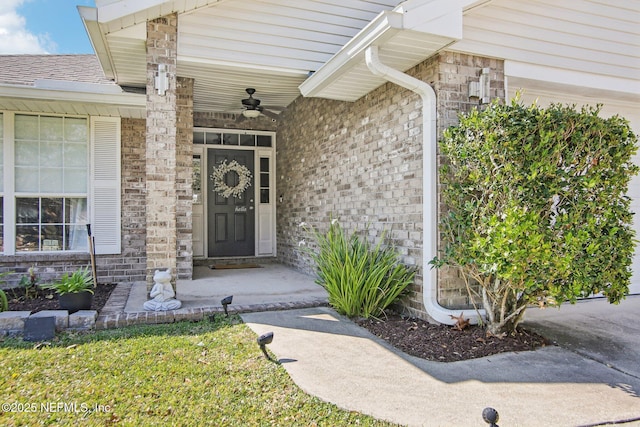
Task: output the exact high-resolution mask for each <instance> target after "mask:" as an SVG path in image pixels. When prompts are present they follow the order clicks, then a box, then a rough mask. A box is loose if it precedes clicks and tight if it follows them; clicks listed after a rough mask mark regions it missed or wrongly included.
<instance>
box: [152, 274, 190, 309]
mask: <svg viewBox="0 0 640 427" xmlns="http://www.w3.org/2000/svg"><path fill="white" fill-rule="evenodd" d="M153 281H154V282H155V283H154V285H153V288H151V293H150V294H149V295H150V297H151V298H152V299H150V300H149V301H147V302H145V303H144V305H143V307H144V309H145V310H148V311H167V310H177V309H178V308H180V307H181V306H182V302H181V301H179V300H177V299H176V298H175V296H176V293H175V292H174V291H173V286H171V269H168V270H166V271H160V270H156V272H155V274H154V275H153Z"/></svg>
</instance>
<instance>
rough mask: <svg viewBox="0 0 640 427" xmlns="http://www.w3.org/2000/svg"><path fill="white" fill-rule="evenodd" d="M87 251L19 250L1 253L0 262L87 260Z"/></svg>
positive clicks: (88, 258)
mask: <svg viewBox="0 0 640 427" xmlns="http://www.w3.org/2000/svg"><path fill="white" fill-rule="evenodd" d="M89 260H90V257H89V254H88V253H87V252H19V253H17V254H15V255H3V256H2V261H1V263H10V262H25V263H29V262H36V261H89Z"/></svg>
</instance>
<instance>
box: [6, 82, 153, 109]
mask: <svg viewBox="0 0 640 427" xmlns="http://www.w3.org/2000/svg"><path fill="white" fill-rule="evenodd" d="M86 85H91V84H86ZM81 87H82V85H81ZM0 97H7V98H17V99H38V100H43V101H66V102H79V103H86V104H106V105H116V106H122V107H139V108H143V109H145V108H146V106H147V97H146V95H143V94H137V93H126V92H121V93H104V92H95V91H90V92H89V91H83V90H80V91H78V90H75V91H71V90H52V89H39V88H34V87H25V86H17V85H0Z"/></svg>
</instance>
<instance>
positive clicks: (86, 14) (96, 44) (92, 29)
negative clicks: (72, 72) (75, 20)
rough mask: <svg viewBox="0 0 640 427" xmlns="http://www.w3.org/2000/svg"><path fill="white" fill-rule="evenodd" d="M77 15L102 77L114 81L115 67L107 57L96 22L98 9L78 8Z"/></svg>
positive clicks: (100, 29)
mask: <svg viewBox="0 0 640 427" xmlns="http://www.w3.org/2000/svg"><path fill="white" fill-rule="evenodd" d="M78 13H79V14H80V18H81V19H82V23H83V24H84V28H85V30H86V31H87V35H88V36H89V41H90V42H91V46H92V47H93V51H94V52H95V53H96V56H97V57H98V61H99V62H100V66H101V67H102V71H103V72H104V75H105V76H106V77H107V78H108V79H114V80H115V79H116V73H115V67H114V66H113V61H112V60H111V56H110V55H109V47H108V45H107V40H106V38H105V32H104V31H103V29H102V27H101V26H100V23H99V22H98V9H96V8H95V7H86V6H78Z"/></svg>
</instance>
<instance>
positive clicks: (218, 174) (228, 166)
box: [211, 160, 251, 198]
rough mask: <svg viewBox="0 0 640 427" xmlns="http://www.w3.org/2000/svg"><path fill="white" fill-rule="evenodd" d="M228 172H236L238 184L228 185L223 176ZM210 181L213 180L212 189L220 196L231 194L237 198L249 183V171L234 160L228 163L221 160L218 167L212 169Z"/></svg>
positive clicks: (227, 196) (226, 196)
mask: <svg viewBox="0 0 640 427" xmlns="http://www.w3.org/2000/svg"><path fill="white" fill-rule="evenodd" d="M229 172H235V173H236V174H238V178H239V179H238V184H237V185H236V186H235V187H229V186H228V185H227V183H226V182H225V181H226V180H225V177H226V176H227V174H228V173H229ZM211 181H213V191H215V192H216V193H218V194H219V195H221V196H222V197H225V198H229V197H230V196H233V197H235V198H239V197H240V196H242V194H243V193H244V192H245V190H246V189H247V188H249V186H250V185H251V171H250V170H249V169H247V168H246V166H243V165H241V164H240V163H238V162H236V161H235V160H232V161H231V162H229V163H227V161H226V160H223V161H222V163H220V165H218V167H216V168H214V169H213V173H212V174H211Z"/></svg>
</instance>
